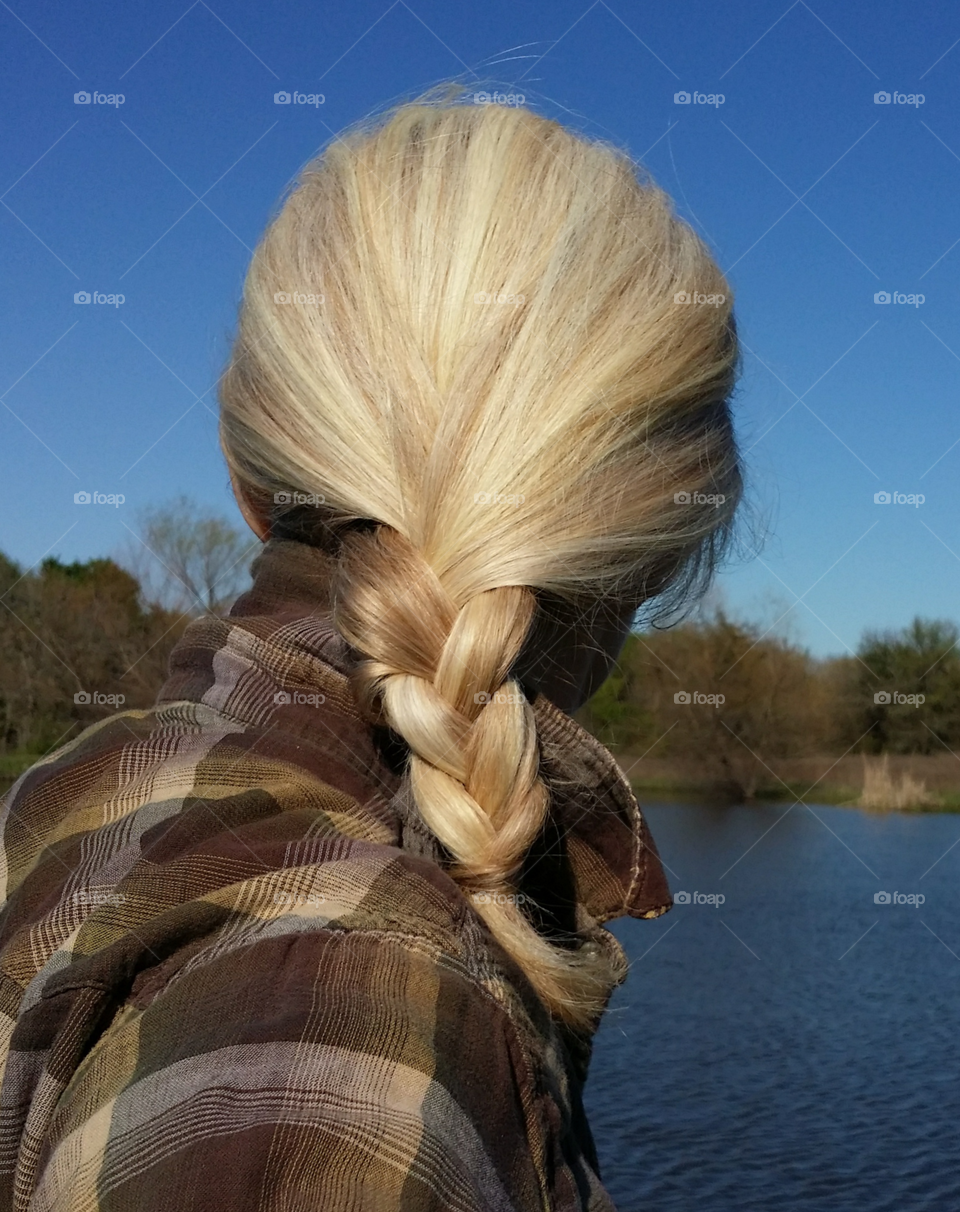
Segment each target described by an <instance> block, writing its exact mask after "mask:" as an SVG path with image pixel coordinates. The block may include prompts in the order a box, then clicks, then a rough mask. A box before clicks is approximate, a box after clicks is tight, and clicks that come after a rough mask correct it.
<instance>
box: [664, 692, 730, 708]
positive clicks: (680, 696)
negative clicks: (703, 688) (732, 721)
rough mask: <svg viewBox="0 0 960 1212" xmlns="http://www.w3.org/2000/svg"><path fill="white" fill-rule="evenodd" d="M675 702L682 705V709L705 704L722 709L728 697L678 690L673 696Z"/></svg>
mask: <svg viewBox="0 0 960 1212" xmlns="http://www.w3.org/2000/svg"><path fill="white" fill-rule="evenodd" d="M673 701H674V702H675V703H678V704H680V706H681V707H687V706H690V705H692V704H694V703H696V704H705V705H706V706H708V707H722V706H723V704H724V703H725V702H726V701H727V696H726V695H724V694H701V692H700V691H699V690H678V691H677V692H676V694H674V696H673Z"/></svg>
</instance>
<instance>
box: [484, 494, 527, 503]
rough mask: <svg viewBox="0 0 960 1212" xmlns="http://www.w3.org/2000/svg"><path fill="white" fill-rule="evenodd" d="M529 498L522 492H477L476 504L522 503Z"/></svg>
mask: <svg viewBox="0 0 960 1212" xmlns="http://www.w3.org/2000/svg"><path fill="white" fill-rule="evenodd" d="M526 499H527V498H526V497H525V496H524V494H523V493H522V492H475V493H474V494H473V503H474V505H522V504H523V503H524V501H525V500H526Z"/></svg>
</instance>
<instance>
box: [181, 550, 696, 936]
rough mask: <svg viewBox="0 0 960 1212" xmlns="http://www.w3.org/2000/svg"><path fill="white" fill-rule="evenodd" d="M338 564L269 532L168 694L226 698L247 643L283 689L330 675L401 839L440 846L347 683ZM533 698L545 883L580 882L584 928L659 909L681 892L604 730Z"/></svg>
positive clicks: (250, 698)
mask: <svg viewBox="0 0 960 1212" xmlns="http://www.w3.org/2000/svg"><path fill="white" fill-rule="evenodd" d="M334 567H335V557H334V556H333V555H332V554H331V551H330V550H328V549H325V548H322V547H319V546H314V545H312V544H307V543H303V542H297V541H294V540H290V539H278V538H273V539H270V540H269V541H268V542H267V543H266V544H265V545H264V547H263V549H262V550H261V552H260V554H259V555H258V557H257V559H256V560H255V561H254V563H253V567H252V573H253V585H252V587H251V588H250V589H249V590H248V591H247V592H246V593H245V594H243V595H242V596H241V597H240V598H238V600H237V602H236V603H235V604H234V607H233V609H232V610H231V612H230V615H229V616H228V617H227V618H226V619H211V618H208V619H204V620H198V621H197V622H195V623H193V624H191V626H190V627H189V628H188V630H187V632H186V634H185V635H184V637H183V639H182V640H181V641H180V643H179V644H178V645H177V648H176V649H175V651H174V654H173V656H172V658H171V677H170V680H169V681H168V683H167V685H166V686H165V687H164V689H163V691H162V692H161V696H160V698H161V701H164V700H166V701H169V700H171V699H191V698H192V699H198V700H202V701H204V702H207V703H210V704H211V705H213V704H216V703H219V702H223V701H224V694H223V689H222V688H218V687H217V681H218V679H221V678H223V679H226V680H228V681H229V682H230V685H231V687H233V686H235V685H236V679H237V673H236V670H235V669H233V670H232V671H229V672H228V671H227V670H228V668H229V665H230V662H229V661H227V660H224V661H223V662H221V666H222V668H223V669H224V672H223V674H220V673H218V662H217V661H216V660H214V659H212V658H211V651H213V652H217V651H220V652H222V651H224V650H231V651H232V652H233V653H234V654H242V655H241V656H239V657H238V659H239V660H241V661H242V662H245V663H247V664H248V665H249V666H250V667H251V671H252V672H253V674H254V675H255V678H254V680H255V681H256V682H257V684H259V685H260V686H261V687H262V686H267V685H269V686H279V687H281V688H284V687H285V686H286V685H287V684H288V682H287V679H290V678H292V679H293V682H292V683H290V684H294V685H296V688H297V689H298V690H299V691H301V692H303V691H304V690H305V689H307V688H308V687H309V685H310V683H311V680H314V681H317V682H321V681H322V682H323V684H324V686H325V687H327V688H328V689H329V688H331V687H332V689H333V694H332V695H331V696H328V697H330V698H331V701H332V703H333V704H335V709H336V711H337V713H338V715H339V716H341V717H347V719H348V721H349V723H348V724H347V729H346V731H347V733H348V734H350V740H349V744H348V742H347V740H346V737H345V740H344V744H345V745H348V747H349V749H350V754H351V755H352V757H353V758H354V760H355V764H356V763H357V762H359V764H360V765H361V766H362V767H363V771H364V774H367V775H369V776H371V778H372V781H373V782H374V784H375V785H376V786H377V787H378V792H379V794H378V796H377V798H378V799H379V800H380V803H381V805H385V807H386V810H387V812H386V815H387V817H388V818H390V817H393V819H394V820H395V822H396V823H397V825H398V833H399V836H400V844H401V845H402V846H403V847H404V849H408V850H414V851H416V852H418V853H421V854H426V855H432V856H436V854H437V849H436V846H437V844H436V841H435V839H434V838H433V837H432V835H431V834H430V832H429V830H428V829H427V828H426V826H425V825H424V824H423V822H422V821H421V820H420V818H419V814H418V813H417V811H416V808H415V805H414V804H413V803H412V797H411V796H410V794H409V786H408V784H407V781H406V780H404V779H402V778H400V777H399V775H398V769H399V768H398V767H397V766H396V764H393V765H392V768H391V763H390V762H389V760H388V759H387V758H386V757H385V756H384V749H383V745H382V744H371V743H370V733H371V727H370V725H369V724H366V723H365V722H364V721H363V720H362V719H361V717H360V715H359V712H358V710H357V708H356V704H355V701H354V700H353V696H352V695H351V693H350V691H349V683H348V681H347V676H348V674H349V672H350V670H351V668H352V667H353V664H354V662H355V660H356V655H355V653H354V652H353V650H352V649H351V648H350V647H349V646H348V645H347V644H346V642H345V641H344V640H343V638H342V637H341V636H340V635H339V633H338V632H337V631H336V629H335V628H334V626H333V620H332V584H333V572H334ZM238 631H239V632H240V633H242V636H241V637H238V635H237V634H236V633H237V632H238ZM260 697H263V696H262V695H261V696H260ZM256 699H257V696H256V695H254V694H250V695H243V696H238V695H236V694H232V695H231V697H230V702H231V712H232V713H233V714H234V715H237V714H238V713H239V714H241V715H242V716H249V718H248V719H245V720H244V722H247V723H249V724H250V725H251V726H253V725H256V724H260V723H262V722H263V720H264V718H265V715H264V710H265V706H269V708H270V709H271V710H273V703H269V704H267V705H265V704H263V703H258V702H257V701H256ZM238 703H239V705H238ZM532 706H533V711H534V716H535V718H536V722H537V734H538V738H539V743H540V773H541V777H542V778H543V780H544V782H545V783H546V785H547V787H548V789H549V791H550V802H551V813H550V820H549V822H548V826H549V832H548V833H546V834H545V838H546V844H545V845H544V844H541V847H540V850H539V851H538V853H537V857H536V866H537V868H538V871H539V876H540V882H541V885H546V884H551V885H552V884H555V883H556V882H557V881H558V880H560V881H561V882H566V883H568V884H572V887H570V888H569V892H570V893H571V894H572V897H573V899H574V901H575V903H576V904H577V906H578V910H577V915H578V919H579V920H578V923H577V924H578V926H581V927H589V926H592V925H593V924H594V923H601V924H602V923H603V922H605V921H608V920H610V919H612V918H616V917H620V916H623V915H625V914H627V915H630V916H631V917H658V916H659V915H660V914H662V913H663V912H665V911H666V910H667V909H669V908H670V906H671V904H672V899H671V896H670V891H669V888H668V886H667V881H666V877H665V875H664V872H663V867H662V864H661V862H660V859H659V857H658V855H657V851H656V847H655V845H654V842H653V838H652V837H651V835H650V831H649V829H648V827H647V824H646V821H645V819H644V817H643V814H642V812H641V810H640V805H639V804H638V802H637V798H636V796H635V795H634V793H633V791H632V789H631V787H630V784H629V782H628V781H627V778H626V776H625V775H624V773H623V771H622V770H621V769H620V767H619V765H618V764H617V762H616V760H615V759H614V757H613V755H612V754H611V753H610V752H609V751H608V750H607V749H606V748H605V747H604V746H603V745H601V744H600V742H599V741H597V740H596V739H595V738H594V737H592V736H591V735H590V734H589V733H588V732H587V731H586V730H585V729H584V728H582V727H581V726H580V725H579V724H578V723H577V722H576V721H575V720H574V719H572V718H571V717H570V716H569V715H567V714H566V713H565V712H563V711H561V710H560V709H559V708H558V707H557V706H555V705H554V704H553V703H552V702H551V701H550V700H549V699H547V698H546V697H545V696H544V695H543V694H537V696H536V697H535V698H534V700H533V703H532ZM351 717H352V718H351ZM307 718H308V719H309V716H308V717H307ZM376 731H381V732H383V733H386V732H387V730H374V732H376ZM364 734H366V735H364ZM391 735H392V734H391ZM381 740H382V738H381ZM355 742H356V743H355ZM543 841H544V839H541V843H543ZM534 878H536V873H534ZM584 915H586V916H584Z"/></svg>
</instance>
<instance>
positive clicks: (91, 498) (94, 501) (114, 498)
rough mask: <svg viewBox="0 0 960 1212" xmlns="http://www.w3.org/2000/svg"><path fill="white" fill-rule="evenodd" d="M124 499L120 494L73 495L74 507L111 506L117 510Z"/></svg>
mask: <svg viewBox="0 0 960 1212" xmlns="http://www.w3.org/2000/svg"><path fill="white" fill-rule="evenodd" d="M126 499H127V498H126V497H125V496H124V495H123V493H122V492H75V493H74V494H73V503H74V505H112V506H113V507H114V509H117V508H119V506H121V505H122V504H123V503H124V502H125V501H126Z"/></svg>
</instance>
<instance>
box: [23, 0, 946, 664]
mask: <svg viewBox="0 0 960 1212" xmlns="http://www.w3.org/2000/svg"><path fill="white" fill-rule="evenodd" d="M958 40H960V9H957V8H954V7H952V6H948V5H935V4H930V3H923V2H921V3H911V4H909V5H908V4H906V3H891V2H886V0H880V2H873V0H872V2H870V3H867V2H866V0H860V2H857V3H843V4H841V3H836V2H832V3H827V2H826V0H817V2H816V3H814V4H812V5H808V4H806V3H805V0H796V2H795V3H792V4H788V3H785V2H784V0H778V2H776V3H765V2H764V3H760V2H750V3H740V2H738V3H731V2H729V0H721V2H716V0H714V2H713V3H708V2H706V0H696V2H692V3H689V2H684V3H661V4H659V5H650V4H639V3H636V2H635V0H618V2H617V3H615V4H607V3H605V0H596V2H595V3H587V2H586V0H577V2H576V3H571V2H569V0H552V2H551V3H549V4H548V3H537V4H532V3H524V2H523V0H520V2H519V3H517V2H513V0H511V2H510V3H506V2H504V0H491V2H490V3H487V4H484V5H459V4H450V3H440V2H438V0H432V2H430V3H427V2H425V0H416V2H415V3H410V4H408V3H406V2H405V0H396V2H395V3H389V2H386V0H384V2H378V3H373V2H371V0H354V2H353V3H351V4H350V5H349V6H345V5H335V4H330V3H322V4H317V3H306V2H303V0H289V2H281V3H272V4H270V5H269V6H267V5H262V4H254V3H252V2H249V0H240V2H238V0H214V3H212V4H209V5H208V4H207V3H205V0H197V2H196V3H193V4H191V5H189V6H187V5H186V4H185V3H184V2H183V0H179V2H177V3H168V2H167V0H151V3H149V4H146V3H137V2H130V0H125V2H124V3H122V4H121V3H93V4H88V5H84V6H83V7H82V9H81V8H79V7H77V8H71V7H70V6H64V5H60V4H54V3H50V2H46V0H44V2H36V0H15V3H13V4H12V5H10V6H8V5H7V4H6V3H0V45H2V47H3V51H2V55H3V71H2V72H0V107H2V113H3V115H4V118H5V120H4V122H3V123H2V128H0V141H2V157H0V163H2V165H3V168H2V180H0V195H2V206H0V241H2V263H3V267H4V271H5V272H4V276H3V281H4V287H3V290H2V291H0V397H2V403H3V407H2V408H0V501H2V509H0V550H3V551H4V552H6V553H7V554H8V555H10V556H12V557H13V558H15V559H16V560H18V561H19V562H21V563H22V564H23V565H31V564H33V563H34V562H35V561H38V560H39V559H41V558H42V557H43V556H44V555H45V554H48V553H49V554H56V555H59V556H60V557H61V558H64V559H68V560H72V559H87V558H89V557H91V556H96V555H104V554H113V553H116V552H118V551H119V550H120V549H121V548H122V547H123V546H124V545H125V544H129V543H131V542H133V541H134V540H133V538H132V535H131V533H130V530H129V529H127V528H128V527H129V528H131V529H133V530H135V529H136V513H137V510H138V509H140V508H142V507H144V506H150V505H155V504H157V503H159V502H162V501H163V500H165V499H168V498H170V497H172V496H174V495H176V494H177V493H179V492H188V493H190V494H192V495H193V496H194V497H195V498H197V499H198V500H199V501H201V502H202V503H203V504H204V505H207V506H210V507H212V508H215V509H218V510H221V511H222V512H225V513H229V514H230V515H231V516H233V517H236V518H238V517H239V515H238V514H237V513H236V511H235V508H234V507H233V505H232V498H231V497H230V494H229V489H228V485H227V478H226V473H225V470H224V467H223V464H222V461H221V458H220V454H219V450H218V447H217V442H216V418H215V411H216V392H215V384H216V380H217V377H218V375H219V374H220V372H221V370H222V368H223V364H224V359H225V357H226V353H227V349H228V346H229V340H230V334H231V331H232V328H233V323H234V318H235V314H236V307H237V302H238V299H239V294H240V289H241V284H242V281H243V275H244V271H245V267H246V264H247V262H248V259H249V256H250V250H251V249H252V248H253V246H254V244H255V243H256V241H257V239H258V238H259V235H260V233H261V232H262V230H263V227H264V224H265V223H266V221H267V219H268V217H269V216H270V214H271V212H272V211H273V209H274V207H275V205H276V203H277V201H278V199H279V198H280V197H281V195H282V193H283V191H284V189H285V188H286V187H287V185H288V183H289V182H290V180H291V179H292V178H293V177H294V176H295V175H296V173H297V171H298V169H299V167H300V166H301V165H302V163H303V162H304V161H305V160H307V159H308V158H309V157H310V156H311V155H313V154H314V153H315V152H316V151H317V150H319V149H320V148H321V147H322V146H323V145H324V144H325V143H326V142H327V141H328V140H329V139H331V138H332V137H333V135H334V134H335V133H336V132H338V131H340V130H341V129H342V128H343V127H344V126H346V125H348V124H350V123H352V122H353V121H355V120H356V119H358V118H360V117H362V116H364V115H366V114H368V113H370V112H372V111H376V110H379V109H381V108H383V107H385V106H386V105H388V104H391V103H393V102H396V101H399V100H401V99H404V98H407V97H410V96H413V95H416V94H417V93H418V92H420V91H421V90H423V89H424V88H426V87H428V86H430V85H432V84H434V83H436V82H438V81H440V80H443V79H448V78H451V77H459V78H461V79H462V80H464V81H465V82H468V83H469V82H471V81H477V82H478V85H479V84H480V83H483V84H489V83H490V82H493V83H495V84H497V85H499V86H500V87H501V88H502V89H503V90H504V91H507V90H510V91H514V92H518V91H519V92H522V93H523V94H524V95H525V97H526V99H527V104H528V105H530V106H531V107H532V108H534V109H536V110H538V111H539V112H541V113H544V114H547V115H549V116H551V117H555V118H558V119H559V120H561V121H564V122H567V123H569V124H570V125H572V126H574V127H575V128H576V129H579V130H582V131H584V132H586V133H589V134H593V135H598V136H602V137H604V138H606V139H610V140H612V141H613V142H615V143H616V144H618V145H620V146H623V147H626V148H628V149H629V150H630V151H631V152H632V153H633V154H634V156H635V157H638V158H640V159H642V160H643V162H644V163H645V164H646V166H647V167H648V168H649V169H650V171H651V172H652V173H653V174H654V176H655V177H656V178H657V179H658V181H659V182H660V183H661V184H662V185H663V186H664V188H666V189H667V190H668V191H669V192H670V193H671V194H672V195H673V196H674V198H675V199H676V203H677V207H678V210H679V211H680V213H681V214H682V215H684V216H685V217H686V218H687V219H688V220H689V221H690V222H691V223H692V224H693V225H694V226H695V227H696V228H697V229H698V230H699V231H700V232H701V234H702V235H703V236H704V238H705V239H706V240H707V241H708V243H709V244H710V246H711V248H712V249H713V252H714V255H715V256H716V257H717V259H718V261H719V263H720V265H721V267H722V268H723V269H724V270H725V271H726V272H727V274H728V277H729V281H730V283H731V285H732V287H733V289H734V291H735V295H736V300H737V303H736V307H737V314H738V322H739V326H740V333H741V336H742V339H743V344H744V351H745V362H744V376H743V381H742V386H741V389H740V392H739V395H738V398H737V403H736V407H737V417H738V426H739V432H740V435H741V440H742V443H743V447H744V450H745V451H746V452H747V454H746V459H747V465H748V472H749V479H750V498H751V501H752V505H753V509H754V511H755V514H756V516H757V517H758V518H759V519H760V523H761V526H762V530H763V538H764V542H763V546H762V548H761V550H760V551H759V553H758V554H757V555H756V557H755V558H753V559H751V560H742V561H741V562H740V563H738V564H736V565H735V566H732V567H730V568H728V569H727V570H726V571H725V572H724V573H723V574H722V576H721V578H720V582H719V585H720V589H721V592H722V593H723V595H724V597H725V599H726V600H727V601H728V602H729V603H730V605H732V606H733V607H734V608H736V609H737V610H739V611H741V612H743V613H745V614H747V615H753V616H763V617H765V618H766V619H768V620H771V619H772V618H773V617H775V616H776V615H777V614H779V613H780V612H781V611H783V610H785V609H786V608H787V607H789V606H791V605H792V607H793V608H792V609H791V610H790V612H789V614H788V615H787V617H786V619H785V620H784V623H785V624H789V625H791V626H792V629H793V632H794V634H795V636H796V637H797V638H798V639H800V640H801V641H802V642H803V643H805V644H806V645H808V646H809V647H810V649H811V650H812V651H813V652H815V653H818V654H829V653H841V652H843V651H845V650H846V648H847V647H854V646H855V645H856V643H857V640H858V638H859V636H860V635H861V633H862V632H863V630H864V629H865V628H868V627H869V628H876V627H888V626H899V625H902V624H904V623H906V622H907V621H909V619H910V618H911V617H912V616H913V615H914V614H922V615H926V616H946V617H954V618H960V594H958V590H960V533H958V523H957V518H958V506H960V489H958V476H957V472H958V468H960V409H958V403H957V402H958V386H960V324H958V321H960V299H958V288H957V277H958V275H957V270H958V266H960V207H958V206H957V197H958V194H960V107H958V106H957V103H956V99H957V95H958V84H960V45H958ZM279 90H297V91H300V92H304V93H322V94H323V97H324V101H323V104H322V105H316V106H306V105H290V106H282V105H276V104H275V103H274V93H275V92H277V91H279ZM78 92H89V93H91V94H94V93H96V94H100V95H102V96H106V97H109V96H110V95H113V96H114V97H116V95H117V94H122V95H123V98H124V100H123V103H122V104H111V103H110V102H109V101H107V102H99V103H91V104H86V105H84V104H76V103H75V101H74V94H75V93H78ZM679 92H689V93H690V94H691V95H694V94H700V95H710V94H713V95H714V96H716V94H722V96H723V98H724V100H723V102H722V104H709V103H696V102H694V103H690V104H678V103H677V102H675V99H674V98H675V94H676V93H679ZM877 93H889V94H890V95H891V96H893V97H894V98H897V97H903V98H911V97H912V98H913V100H912V102H911V101H909V100H904V101H897V100H894V101H892V102H890V103H888V104H878V103H876V102H875V99H874V98H875V94H877ZM919 96H922V97H923V101H922V102H920V101H919ZM80 291H87V292H99V293H100V295H103V296H109V295H114V296H116V295H118V294H122V295H123V296H124V302H123V303H122V304H119V305H111V304H110V303H99V304H97V303H93V304H87V305H81V304H76V303H75V302H74V295H75V293H77V292H80ZM882 291H886V292H890V293H891V294H892V293H893V292H900V295H903V296H917V295H922V296H923V302H917V301H916V299H915V300H914V302H913V303H907V302H899V303H898V302H891V303H888V304H882V303H876V302H875V301H874V296H875V295H876V294H877V293H878V292H882ZM83 490H86V491H90V492H100V493H103V494H123V496H124V497H125V502H124V504H122V505H120V506H113V505H108V504H104V505H90V506H78V505H76V504H75V503H74V494H75V493H76V492H78V491H83ZM877 492H890V493H895V492H899V493H901V494H910V495H914V496H916V494H922V495H923V497H924V498H925V500H924V501H923V503H922V504H919V505H917V504H898V503H896V502H891V503H890V504H876V503H875V501H874V495H875V493H877Z"/></svg>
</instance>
